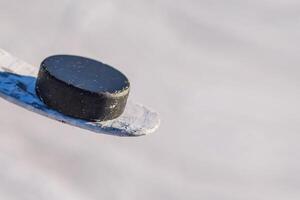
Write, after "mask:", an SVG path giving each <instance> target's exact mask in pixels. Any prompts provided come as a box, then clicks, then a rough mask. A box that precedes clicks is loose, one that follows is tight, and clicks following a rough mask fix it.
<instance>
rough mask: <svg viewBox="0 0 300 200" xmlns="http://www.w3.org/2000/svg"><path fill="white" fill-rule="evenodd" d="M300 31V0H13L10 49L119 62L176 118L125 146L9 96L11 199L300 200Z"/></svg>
mask: <svg viewBox="0 0 300 200" xmlns="http://www.w3.org/2000/svg"><path fill="white" fill-rule="evenodd" d="M299 35H300V2H299V1H296V0H272V1H271V0H252V1H246V0H227V1H221V0H177V1H171V0H161V1H157V0H154V1H146V0H131V1H123V0H92V1H83V0H82V1H80V0H52V1H42V0H28V1H17V0H0V48H2V49H4V50H6V51H8V52H10V53H12V54H13V55H16V56H17V57H19V58H21V59H23V60H25V61H27V62H28V63H31V64H33V65H34V66H36V67H39V64H40V62H41V61H42V60H43V59H44V58H45V57H47V56H49V55H51V54H58V53H67V54H77V55H82V56H87V57H92V58H95V59H99V60H101V61H103V62H105V63H109V64H111V65H113V66H116V67H117V68H118V69H120V70H121V71H123V72H124V73H125V74H127V76H128V77H129V79H130V80H131V83H132V90H131V94H130V98H131V99H133V100H135V101H138V102H141V103H143V104H145V105H147V106H149V107H152V108H153V109H155V110H157V111H158V112H159V113H160V115H161V119H162V124H161V127H160V129H159V130H158V131H157V132H156V133H154V134H151V135H149V136H145V137H138V138H119V137H113V136H107V135H103V134H95V133H92V132H88V131H85V130H82V129H78V128H75V127H72V126H68V125H64V124H62V123H59V122H56V121H53V120H50V119H48V118H45V117H42V116H39V115H37V114H34V113H31V112H29V111H27V110H25V109H22V108H20V107H17V106H15V105H13V104H11V103H8V102H6V101H5V100H2V99H0V199H30V200H32V199H72V200H76V199H86V200H89V199H113V200H114V199H116V200H117V199H118V200H119V199H124V200H127V199H128V200H129V199H130V200H132V199H145V200H146V199H149V200H150V199H151V200H153V199H172V200H175V199H189V200H194V199H195V200H196V199H197V200H198V199H206V200H219V199H220V200H227V199H228V200H234V199H239V200H253V199H261V200H266V199H272V200H277V199H278V200H279V199H285V200H290V199H299V198H300V190H299V187H300V145H299V141H300V134H299V133H300V106H299V101H300V79H299V77H300V68H299V64H300V57H299V52H300V39H299Z"/></svg>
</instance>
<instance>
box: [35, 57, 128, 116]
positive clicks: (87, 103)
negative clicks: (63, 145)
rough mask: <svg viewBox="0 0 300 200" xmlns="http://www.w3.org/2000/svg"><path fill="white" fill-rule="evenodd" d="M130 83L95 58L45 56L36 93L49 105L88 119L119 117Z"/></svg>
mask: <svg viewBox="0 0 300 200" xmlns="http://www.w3.org/2000/svg"><path fill="white" fill-rule="evenodd" d="M129 89H130V84H129V81H128V79H127V78H126V76H125V75H124V74H122V73H121V72H120V71H118V70H116V69H115V68H113V67H111V66H109V65H106V64H104V63H101V62H99V61H96V60H92V59H89V58H84V57H80V56H71V55H56V56H51V57H48V58H46V59H45V60H44V61H43V62H42V63H41V66H40V71H39V74H38V78H37V82H36V92H37V95H38V96H39V97H40V99H41V100H42V101H43V102H44V103H45V104H46V105H47V106H49V107H50V108H53V109H54V110H57V111H59V112H61V113H63V114H65V115H69V116H72V117H76V118H80V119H85V120H89V121H104V120H111V119H114V118H117V117H118V116H120V115H121V114H122V113H123V111H124V109H125V105H126V102H127V97H128V95H129Z"/></svg>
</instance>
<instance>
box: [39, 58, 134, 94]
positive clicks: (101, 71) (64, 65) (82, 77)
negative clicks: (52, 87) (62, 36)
mask: <svg viewBox="0 0 300 200" xmlns="http://www.w3.org/2000/svg"><path fill="white" fill-rule="evenodd" d="M41 65H42V66H43V67H44V68H45V69H46V70H47V72H48V73H49V74H50V75H52V76H54V77H55V78H56V79H58V80H60V81H63V82H65V83H67V84H69V85H72V86H74V87H76V88H80V89H83V90H85V91H90V92H93V93H114V94H116V93H120V92H122V91H124V90H126V89H128V88H129V81H128V79H127V78H126V76H125V75H124V74H122V73H121V72H120V71H118V70H117V69H115V68H113V67H111V66H109V65H107V64H104V63H102V62H99V61H96V60H93V59H89V58H85V57H80V56H72V55H55V56H51V57H48V58H47V59H45V60H44V61H43V62H42V64H41Z"/></svg>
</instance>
